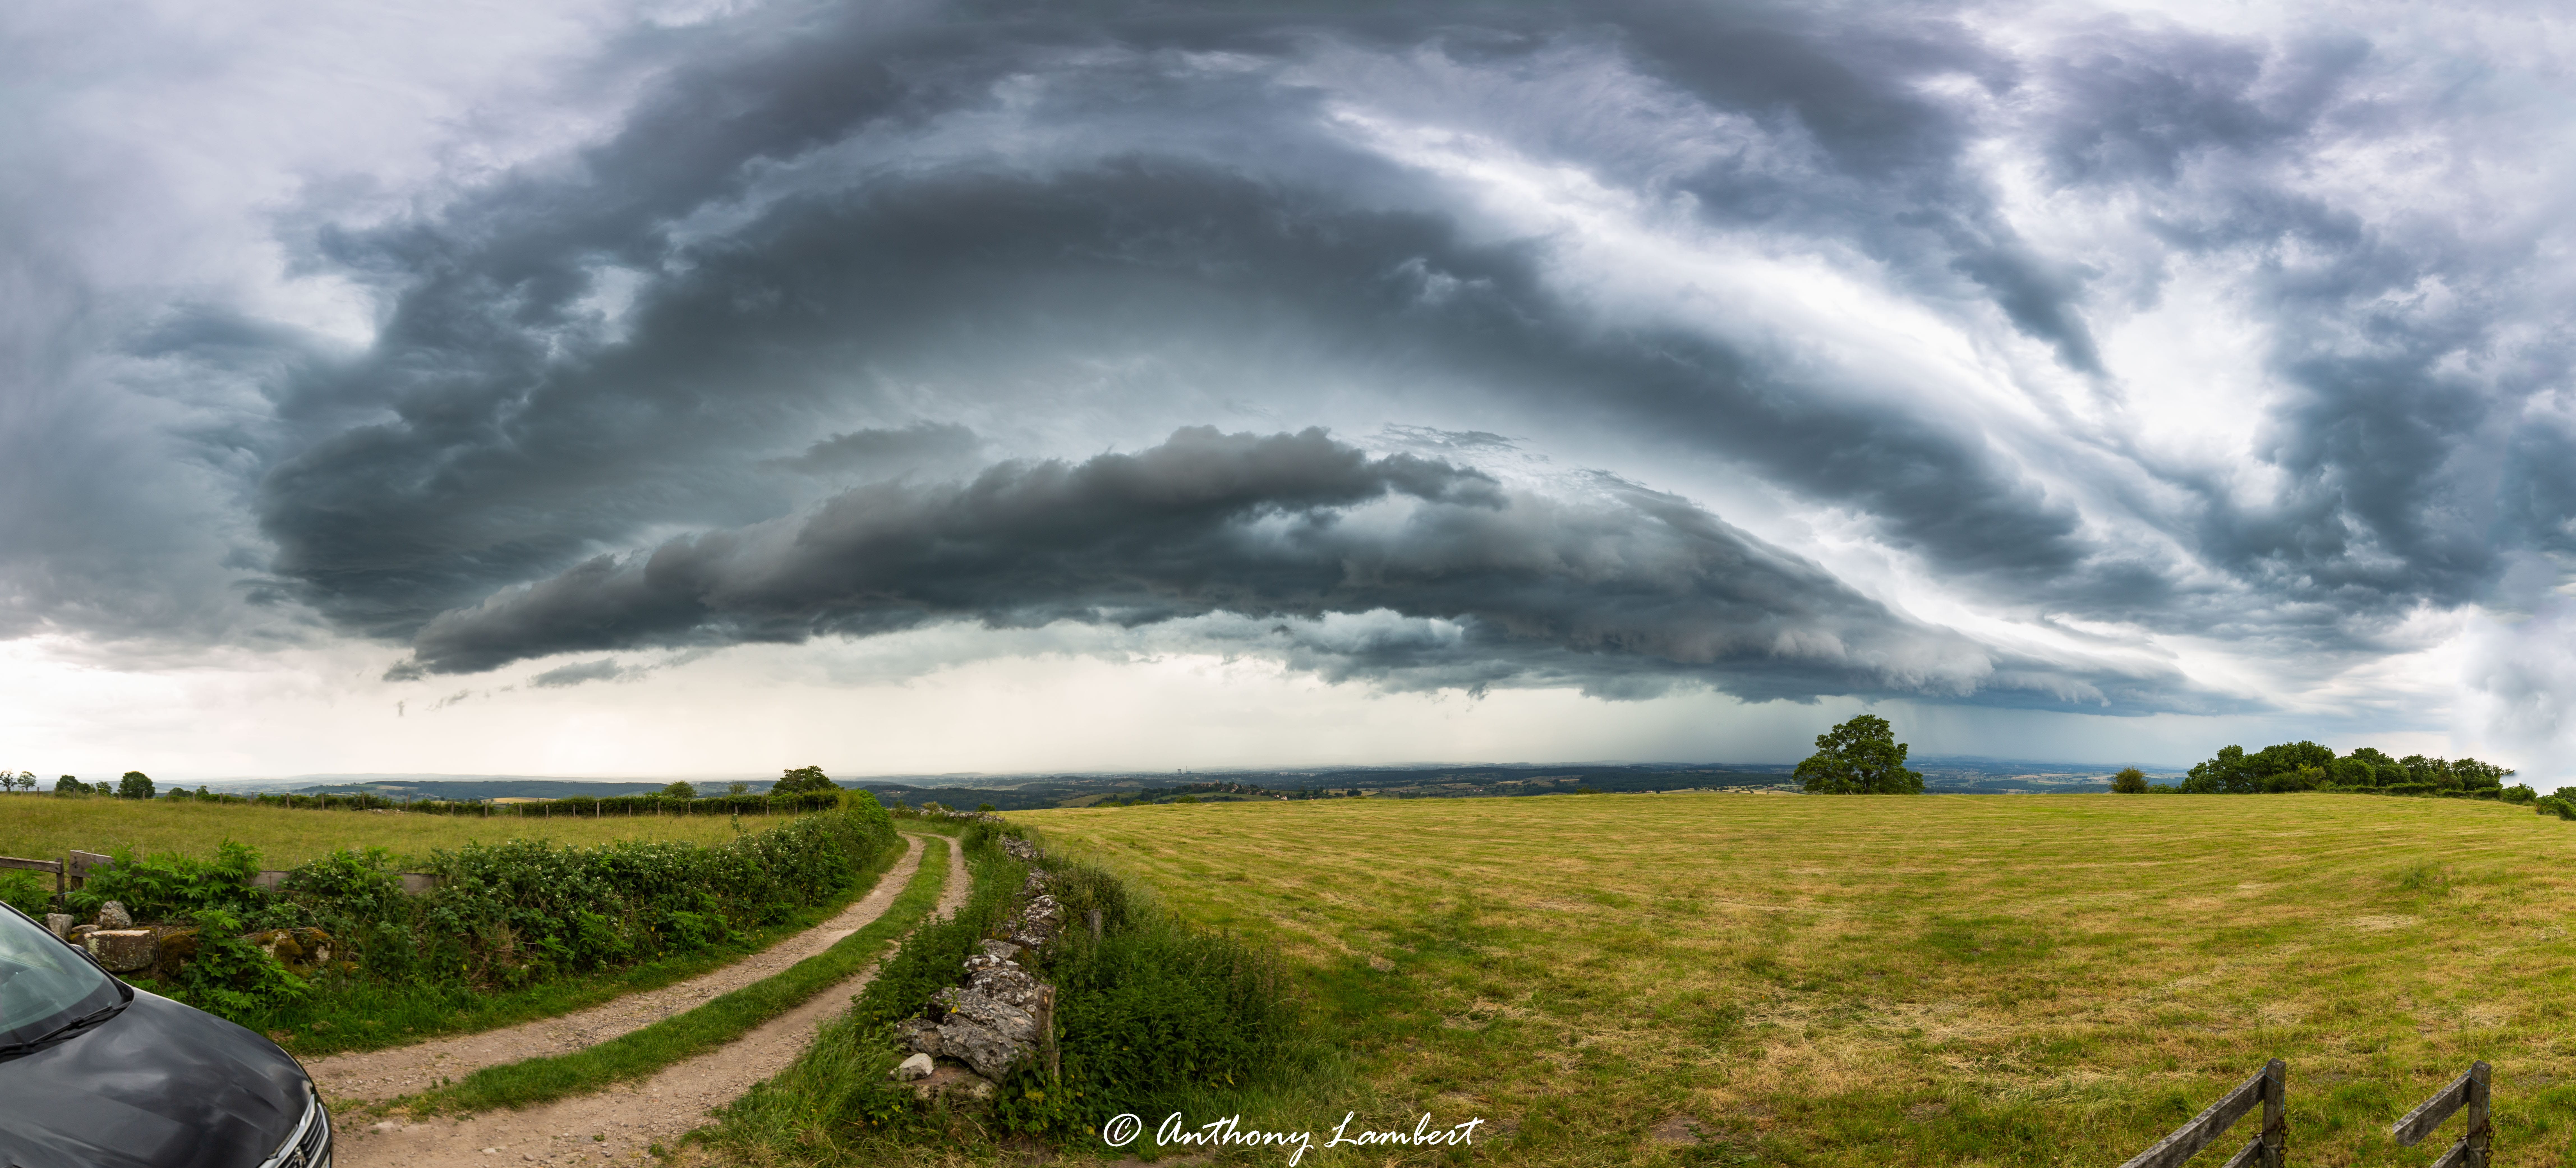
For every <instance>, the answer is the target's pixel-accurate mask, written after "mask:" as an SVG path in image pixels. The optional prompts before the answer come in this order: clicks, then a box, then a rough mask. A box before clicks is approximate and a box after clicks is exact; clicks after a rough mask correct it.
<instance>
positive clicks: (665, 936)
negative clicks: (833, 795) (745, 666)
mask: <svg viewBox="0 0 2576 1168" xmlns="http://www.w3.org/2000/svg"><path fill="white" fill-rule="evenodd" d="M897 842H898V841H897V837H896V836H895V834H894V825H893V823H892V822H891V821H890V820H888V819H887V818H886V815H885V812H884V811H883V810H882V809H879V808H875V807H873V806H870V807H867V808H864V809H862V808H857V807H853V808H852V809H850V810H848V811H845V812H840V813H835V814H827V815H814V816H806V817H803V818H799V819H796V820H793V821H791V822H788V823H785V824H782V825H780V826H778V827H775V828H772V829H770V830H768V831H765V832H760V833H757V834H753V835H745V836H738V837H736V838H734V839H733V840H730V841H728V842H726V843H723V844H719V845H715V846H712V847H702V846H699V845H695V844H684V843H673V842H648V841H620V842H616V843H611V844H606V845H602V846H598V847H588V848H582V847H558V846H555V845H552V844H549V843H543V842H537V841H527V840H514V841H510V842H506V843H499V844H470V845H468V846H466V847H464V848H460V849H457V850H456V851H453V852H447V851H441V852H437V853H434V854H433V856H432V858H431V860H430V863H429V865H428V867H429V868H430V869H431V870H432V871H433V872H435V873H437V874H439V875H440V876H441V877H443V880H442V882H441V884H440V886H439V887H438V888H437V889H436V890H435V891H433V892H431V893H430V894H429V895H426V896H406V895H404V894H403V892H402V890H401V884H400V880H399V877H398V876H396V875H395V874H394V873H393V872H392V871H390V870H389V869H390V866H391V861H392V857H391V856H390V854H388V853H387V852H385V851H384V850H383V849H380V848H378V849H369V850H367V851H364V852H352V851H346V850H343V851H338V852H333V853H331V854H330V855H327V856H324V857H323V858H321V859H319V860H316V861H314V862H313V863H310V864H307V865H305V866H303V867H301V868H298V869H296V870H294V871H293V872H290V873H288V874H287V877H286V880H285V884H284V887H283V888H282V889H281V890H280V891H278V892H275V893H271V892H267V891H263V890H260V889H257V888H254V887H252V886H251V879H252V877H253V876H255V875H256V874H257V872H258V871H259V858H258V855H257V854H256V853H254V852H253V851H251V849H249V848H248V847H245V846H243V845H241V844H238V843H233V842H230V841H227V842H225V843H224V844H223V845H222V846H221V847H219V848H218V849H217V852H216V856H215V858H214V859H212V860H200V859H195V858H192V857H186V856H152V857H149V858H137V857H135V856H133V855H131V854H130V853H119V855H118V862H117V863H116V865H115V866H113V867H110V868H107V869H105V870H102V871H99V872H97V873H95V874H93V875H92V876H91V877H90V879H89V881H88V882H87V884H86V886H84V887H83V888H81V889H80V890H79V891H77V892H75V893H73V894H72V898H71V899H72V902H73V904H74V907H75V908H76V909H78V910H79V911H81V912H83V913H90V912H96V911H97V910H98V908H99V906H100V905H102V904H104V903H105V902H107V901H109V900H117V901H122V902H123V903H124V904H125V905H126V907H127V908H128V909H129V910H130V911H132V912H133V913H134V914H135V916H136V917H137V918H138V919H145V920H163V921H189V922H193V923H194V924H195V925H196V926H197V931H196V934H195V938H194V942H195V951H194V954H193V955H192V956H189V957H187V958H185V960H184V961H182V962H180V963H179V964H178V965H177V966H176V967H175V968H174V969H173V970H171V971H170V973H171V978H172V980H173V981H175V983H176V984H175V985H174V986H172V987H169V988H170V989H172V991H173V992H175V993H177V994H178V995H179V996H182V997H184V998H186V999H187V1000H188V1001H190V1002H191V1003H193V1004H195V1005H198V1006H201V1007H203V1008H206V1009H209V1010H212V1011H214V1012H216V1013H219V1014H224V1015H226V1016H229V1017H232V1018H234V1019H235V1020H236V1021H240V1020H242V1019H243V1018H244V1017H246V1016H248V1015H250V1014H252V1013H254V1012H256V1011H258V1010H262V1009H269V1008H273V1007H276V1006H278V1005H280V1004H282V1003H285V1002H289V1001H293V1000H295V999H296V998H299V997H302V996H303V995H304V994H305V993H306V992H307V990H308V987H307V986H306V985H305V983H304V982H303V981H302V980H300V979H298V978H296V977H294V976H293V975H292V974H290V973H288V972H287V971H286V970H285V969H284V968H282V967H276V965H277V963H276V961H275V959H274V958H271V957H269V956H268V955H267V954H266V953H264V952H262V951H261V950H260V948H259V946H257V945H255V944H252V943H250V942H248V941H246V940H243V939H242V934H243V933H244V932H245V931H250V930H262V929H276V928H286V927H299V928H302V927H310V928H319V929H321V930H322V931H323V932H324V933H326V934H328V935H330V936H331V937H332V939H333V941H334V943H335V947H336V949H337V952H336V953H335V954H334V965H335V966H337V968H335V969H332V970H327V971H317V972H316V975H315V976H317V977H321V978H328V979H333V980H335V981H336V980H342V979H355V980H364V981H369V982H374V983H378V984H390V985H399V986H405V987H419V986H427V985H438V984H446V985H451V986H452V985H460V984H461V985H463V986H468V987H475V988H488V987H496V986H518V985H525V984H530V983H533V982H537V981H542V980H546V979H550V978H554V977H559V976H563V975H565V974H569V973H574V972H581V971H589V970H596V969H601V968H605V967H611V966H618V965H625V964H631V963H634V962H638V961H643V960H648V959H651V958H654V957H658V956H662V955H666V954H674V953H685V952H693V951H700V950H705V949H709V948H713V947H716V946H719V945H722V944H724V943H725V942H727V941H728V940H730V939H732V938H733V937H735V936H736V935H737V934H738V933H739V932H740V931H741V930H743V929H744V928H747V927H751V926H755V925H765V924H771V923H775V922H777V921H780V920H783V919H785V918H786V917H788V916H789V915H790V914H792V913H793V912H795V911H796V910H797V909H799V908H802V907H805V906H808V905H811V904H815V903H819V902H821V901H824V900H826V899H829V898H830V897H832V896H834V895H837V894H838V893H839V892H840V891H841V890H843V889H845V888H847V887H849V885H850V883H851V882H852V881H853V880H855V879H856V878H857V877H858V875H859V873H860V872H861V871H863V870H864V869H865V868H866V866H867V865H868V863H869V861H871V860H872V859H874V858H875V857H876V856H877V855H879V854H881V853H882V852H883V850H884V849H886V848H889V847H893V846H896V845H897ZM254 955H256V956H254ZM343 963H348V964H343ZM272 967H275V968H272Z"/></svg>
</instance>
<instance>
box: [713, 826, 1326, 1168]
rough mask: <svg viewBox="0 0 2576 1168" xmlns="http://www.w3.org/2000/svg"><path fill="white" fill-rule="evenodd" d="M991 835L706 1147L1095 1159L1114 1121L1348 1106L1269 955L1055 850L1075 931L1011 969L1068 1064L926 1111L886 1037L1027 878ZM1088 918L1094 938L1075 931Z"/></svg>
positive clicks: (977, 837)
mask: <svg viewBox="0 0 2576 1168" xmlns="http://www.w3.org/2000/svg"><path fill="white" fill-rule="evenodd" d="M987 838H988V833H987V832H986V831H985V829H980V828H979V829H976V830H975V831H973V832H970V833H969V835H968V836H967V839H968V841H969V842H970V844H971V845H972V846H970V848H969V850H968V851H967V853H966V854H967V855H968V857H969V862H970V863H972V864H973V865H974V867H975V872H976V895H975V897H974V899H973V900H972V901H971V902H970V903H969V904H968V906H967V907H966V908H965V909H964V910H963V911H961V912H960V913H958V914H957V916H956V917H955V918H954V919H953V920H951V921H949V922H946V923H944V924H943V925H942V926H940V927H939V928H937V929H924V930H922V931H921V932H918V933H916V934H914V935H913V936H912V937H911V938H910V939H909V940H907V941H906V942H905V944H904V947H903V951H902V953H901V954H899V955H898V956H897V957H896V958H895V959H894V960H892V961H889V962H888V963H887V966H886V969H885V970H884V972H882V973H880V974H879V975H878V979H877V981H876V982H874V983H872V984H871V985H870V986H869V987H868V992H867V993H865V994H863V995H861V997H860V999H859V1001H858V1002H857V1004H856V1005H855V1006H854V1008H853V1009H852V1010H851V1011H850V1013H849V1014H848V1015H846V1016H844V1017H843V1018H841V1019H840V1020H838V1021H836V1022H834V1023H833V1024H832V1025H830V1026H828V1027H826V1028H824V1030H823V1032H822V1033H821V1034H819V1035H818V1036H817V1038H816V1041H815V1043H814V1045H813V1046H812V1047H810V1048H808V1050H807V1051H806V1053H805V1055H804V1056H803V1057H802V1058H800V1059H799V1060H798V1061H797V1062H796V1063H795V1064H794V1065H793V1066H791V1067H790V1068H788V1069H787V1070H786V1071H785V1072H783V1073H781V1074H780V1075H779V1076H778V1077H777V1078H776V1079H773V1080H771V1081H770V1082H767V1083H763V1084H761V1085H759V1086H757V1087H755V1088H753V1089H752V1090H751V1091H750V1092H748V1093H746V1094H745V1095H744V1096H743V1097H742V1098H741V1099H740V1100H737V1101H736V1102H735V1103H733V1104H732V1105H730V1106H728V1107H727V1108H725V1109H724V1110H723V1112H722V1113H721V1119H720V1121H719V1123H718V1124H717V1125H716V1126H715V1127H714V1128H712V1129H709V1130H707V1131H706V1132H704V1133H703V1134H702V1137H701V1138H704V1139H706V1140H707V1141H708V1142H709V1143H711V1144H713V1145H716V1146H718V1147H720V1148H723V1149H724V1150H725V1151H726V1152H728V1153H730V1154H731V1155H732V1156H733V1157H734V1158H735V1159H736V1160H739V1161H741V1162H746V1163H758V1164H800V1165H833V1166H840V1165H862V1164H864V1165H871V1166H874V1165H885V1164H938V1163H975V1162H987V1161H991V1160H993V1159H995V1158H997V1157H1003V1158H1007V1157H1009V1156H1011V1155H1013V1154H1015V1151H1016V1152H1025V1151H1026V1150H1027V1145H1026V1141H1027V1140H1028V1139H1029V1138H1031V1137H1034V1138H1036V1139H1037V1140H1039V1141H1042V1142H1045V1143H1050V1144H1056V1145H1059V1146H1061V1147H1064V1148H1066V1149H1069V1150H1076V1151H1078V1150H1080V1149H1082V1148H1086V1147H1089V1148H1097V1146H1098V1141H1097V1139H1096V1137H1095V1136H1094V1134H1093V1133H1094V1131H1095V1129H1096V1128H1097V1127H1098V1125H1099V1124H1100V1123H1101V1122H1102V1121H1104V1120H1106V1119H1108V1118H1109V1117H1110V1116H1111V1115H1113V1114H1115V1113H1118V1112H1121V1111H1137V1112H1149V1113H1152V1114H1156V1115H1159V1114H1162V1111H1163V1110H1164V1109H1167V1108H1180V1109H1189V1110H1193V1111H1196V1110H1199V1109H1211V1111H1212V1113H1214V1114H1241V1115H1244V1116H1246V1117H1247V1118H1251V1119H1256V1120H1257V1119H1260V1118H1263V1117H1270V1116H1279V1115H1286V1114H1289V1113H1291V1112H1296V1113H1300V1114H1303V1113H1306V1112H1311V1111H1312V1110H1313V1108H1312V1106H1311V1104H1312V1103H1313V1101H1315V1100H1318V1099H1337V1100H1338V1099H1343V1098H1347V1097H1350V1096H1351V1095H1352V1091H1351V1088H1352V1086H1353V1083H1352V1080H1351V1078H1350V1076H1349V1075H1348V1073H1347V1069H1348V1068H1347V1065H1346V1064H1345V1063H1343V1062H1341V1061H1340V1060H1338V1059H1336V1058H1334V1057H1333V1056H1332V1054H1331V1052H1330V1051H1329V1050H1328V1049H1326V1043H1325V1042H1324V1041H1322V1040H1321V1039H1319V1038H1318V1037H1317V1036H1314V1035H1300V1034H1298V1033H1296V1032H1295V1022H1296V1019H1297V1013H1296V1010H1295V1009H1294V1007H1293V1004H1292V1003H1290V1002H1287V1001H1284V1000H1282V999H1281V998H1280V997H1279V995H1278V994H1277V990H1278V988H1279V987H1278V985H1277V983H1276V979H1275V977H1274V976H1273V973H1274V970H1273V968H1272V964H1271V962H1269V961H1268V960H1267V958H1266V957H1265V955H1264V954H1263V953H1261V952H1260V951H1258V950H1255V949H1253V948H1251V947H1249V946H1246V945H1243V944H1242V943H1240V941H1239V940H1238V939H1236V938H1230V937H1222V936H1217V935H1214V934H1210V933H1207V932H1205V931H1204V930H1200V929H1197V928H1195V927H1193V926H1191V925H1190V924H1189V923H1188V922H1186V921H1183V920H1181V919H1179V918H1178V917H1176V916H1174V915H1172V914H1170V913H1168V912H1166V911H1163V910H1162V909H1160V908H1159V907H1158V906H1156V905H1154V904H1152V903H1150V902H1148V901H1146V900H1142V899H1139V898H1137V897H1135V896H1133V895H1131V894H1130V889H1129V888H1128V887H1127V886H1126V885H1125V884H1124V883H1123V882H1121V881H1120V880H1118V879H1117V878H1116V877H1114V876H1113V875H1111V874H1110V873H1108V872H1106V871H1103V870H1100V869H1098V868H1094V867H1090V866H1087V865H1083V864H1080V863H1077V862H1072V861H1069V860H1066V859H1064V858H1062V857H1059V856H1053V855H1051V856H1050V857H1049V858H1048V860H1047V862H1046V867H1047V869H1048V871H1049V872H1050V873H1051V874H1052V878H1051V881H1050V891H1051V892H1052V893H1053V894H1054V895H1055V896H1056V898H1057V900H1058V902H1059V903H1060V904H1062V905H1063V907H1064V909H1065V911H1066V916H1065V919H1066V920H1067V921H1068V922H1069V923H1071V925H1072V927H1071V928H1070V930H1069V931H1068V932H1067V933H1066V934H1065V935H1064V937H1063V938H1062V939H1060V940H1059V941H1057V942H1056V943H1055V944H1052V945H1050V946H1048V947H1047V949H1046V950H1045V951H1044V952H1043V953H1041V954H1037V955H1023V957H1022V958H1021V959H1022V960H1023V961H1025V962H1029V963H1031V970H1032V972H1033V973H1036V974H1037V975H1038V976H1039V977H1040V978H1041V979H1042V980H1044V981H1046V982H1048V983H1049V984H1052V985H1054V986H1055V987H1056V990H1057V995H1058V996H1057V1013H1056V1020H1057V1031H1058V1034H1059V1036H1060V1055H1061V1066H1060V1068H1055V1069H1050V1068H1047V1067H1045V1066H1042V1065H1040V1064H1039V1063H1037V1062H1034V1061H1033V1062H1029V1063H1025V1064H1023V1065H1022V1066H1020V1067H1018V1068H1016V1069H1014V1070H1012V1071H1011V1072H1010V1073H1009V1074H1008V1076H1007V1077H1006V1078H1005V1079H1004V1080H1003V1081H1002V1082H1001V1083H1000V1084H999V1086H1000V1088H1001V1090H1000V1092H999V1094H998V1096H997V1098H996V1099H995V1101H994V1102H993V1103H992V1104H991V1105H990V1106H986V1107H973V1108H965V1109H953V1110H952V1109H948V1108H944V1107H943V1108H937V1109H924V1108H923V1107H921V1105H919V1104H918V1103H917V1102H916V1101H915V1100H914V1098H913V1094H912V1090H911V1088H910V1087H909V1086H907V1085H904V1084H899V1083H895V1082H892V1081H891V1080H890V1079H889V1077H888V1072H889V1070H891V1069H892V1067H893V1066H894V1064H895V1063H896V1062H897V1061H898V1060H899V1059H901V1058H902V1057H903V1055H904V1052H903V1051H902V1050H900V1049H898V1048H897V1046H896V1045H895V1041H894V1038H893V1029H892V1026H893V1023H894V1022H895V1021H897V1020H898V1019H901V1018H904V1017H906V1016H909V1015H911V1014H913V1013H914V1012H916V1011H918V1010H919V1009H920V1008H921V1005H922V1003H923V1002H924V1001H925V1000H926V999H927V998H928V997H929V996H930V995H931V993H932V992H933V991H935V990H937V989H938V988H940V987H942V986H946V985H951V984H955V983H956V981H957V980H958V976H959V973H958V970H959V965H960V962H961V961H962V960H963V958H964V957H965V955H966V954H967V953H968V952H971V951H972V950H973V949H974V948H975V945H976V942H977V940H978V938H980V937H981V936H984V935H987V932H988V930H989V929H990V928H991V927H992V926H993V925H994V924H996V923H997V922H999V921H1000V920H1001V919H1002V918H1003V916H1004V915H1005V914H1006V913H1007V912H1008V910H1009V909H1010V907H1011V905H1012V904H1013V903H1014V895H1015V894H1016V893H1017V892H1018V890H1019V889H1020V887H1021V877H1022V875H1023V871H1024V870H1023V868H1022V867H1021V865H1019V864H1018V863H1016V862H1014V861H1012V860H1011V859H1010V858H1009V857H1008V856H1007V855H1005V854H1004V853H1002V852H1001V850H1000V849H999V848H997V847H994V846H992V845H990V844H989V843H988V842H986V840H987ZM1095 909H1096V910H1099V911H1100V913H1101V917H1102V923H1103V933H1102V935H1101V937H1100V938H1099V939H1098V940H1095V939H1094V938H1093V937H1092V936H1091V934H1090V933H1089V932H1088V931H1087V930H1086V929H1084V928H1083V927H1082V925H1081V922H1082V921H1083V920H1084V919H1085V917H1086V914H1087V913H1088V912H1090V911H1092V910H1095Z"/></svg>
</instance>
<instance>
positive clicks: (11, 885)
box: [0, 872, 54, 921]
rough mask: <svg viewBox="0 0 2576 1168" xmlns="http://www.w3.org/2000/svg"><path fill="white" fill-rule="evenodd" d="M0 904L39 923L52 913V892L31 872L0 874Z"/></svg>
mask: <svg viewBox="0 0 2576 1168" xmlns="http://www.w3.org/2000/svg"><path fill="white" fill-rule="evenodd" d="M0 904H6V905H8V906H9V907H11V908H14V909H16V910H18V911H19V912H22V913H25V914H27V915H28V916H31V917H34V918H36V919H37V920H40V921H41V920H43V919H45V914H46V913H49V912H52V911H54V890H53V889H52V888H50V887H48V886H47V885H46V883H45V881H43V880H42V879H39V878H38V877H37V876H36V874H35V873H33V872H0Z"/></svg>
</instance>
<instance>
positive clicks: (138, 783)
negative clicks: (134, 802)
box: [116, 771, 152, 799]
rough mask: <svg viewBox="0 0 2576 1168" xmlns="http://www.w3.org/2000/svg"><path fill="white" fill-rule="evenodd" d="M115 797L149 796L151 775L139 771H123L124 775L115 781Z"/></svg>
mask: <svg viewBox="0 0 2576 1168" xmlns="http://www.w3.org/2000/svg"><path fill="white" fill-rule="evenodd" d="M116 797H117V798H119V799H149V798H151V797H152V776H150V775H147V774H144V773H143V772H141V771H127V772H125V777H124V778H121V779H118V780H117V781H116Z"/></svg>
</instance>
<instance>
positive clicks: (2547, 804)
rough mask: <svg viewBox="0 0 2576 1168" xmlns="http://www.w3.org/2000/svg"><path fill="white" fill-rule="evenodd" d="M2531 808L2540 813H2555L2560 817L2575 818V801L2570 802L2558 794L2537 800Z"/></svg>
mask: <svg viewBox="0 0 2576 1168" xmlns="http://www.w3.org/2000/svg"><path fill="white" fill-rule="evenodd" d="M2532 810H2533V811H2536V812H2539V813H2540V814H2542V815H2555V816H2557V817H2558V818H2560V819H2576V803H2571V802H2569V801H2568V800H2567V799H2566V798H2564V797H2562V796H2558V795H2552V796H2550V797H2548V798H2546V799H2542V800H2538V801H2537V802H2535V803H2534V804H2533V805H2532Z"/></svg>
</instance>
